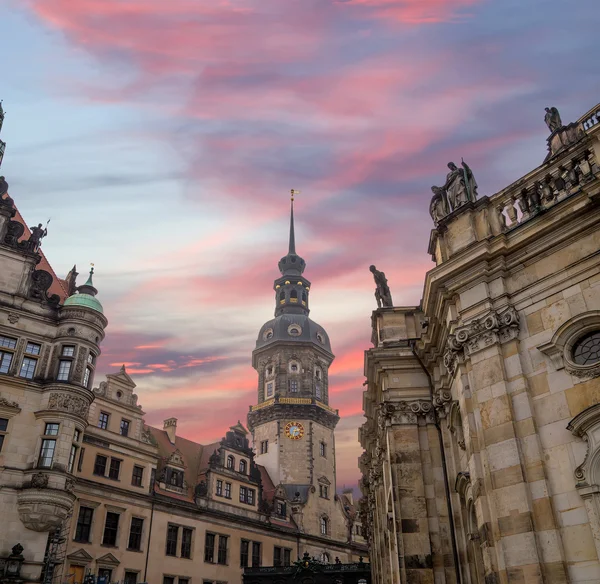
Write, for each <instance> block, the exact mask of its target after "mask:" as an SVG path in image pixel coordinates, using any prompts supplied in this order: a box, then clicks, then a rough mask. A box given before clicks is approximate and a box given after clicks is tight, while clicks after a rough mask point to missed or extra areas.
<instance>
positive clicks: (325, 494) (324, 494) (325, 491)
mask: <svg viewBox="0 0 600 584" xmlns="http://www.w3.org/2000/svg"><path fill="white" fill-rule="evenodd" d="M319 497H321V498H322V499H329V487H328V486H327V485H319Z"/></svg>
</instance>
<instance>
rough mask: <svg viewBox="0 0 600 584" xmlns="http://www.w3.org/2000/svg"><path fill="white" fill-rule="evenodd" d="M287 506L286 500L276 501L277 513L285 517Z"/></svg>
mask: <svg viewBox="0 0 600 584" xmlns="http://www.w3.org/2000/svg"><path fill="white" fill-rule="evenodd" d="M286 511H287V510H286V506H285V502H284V501H277V502H276V503H275V513H276V514H277V515H279V517H285V516H286Z"/></svg>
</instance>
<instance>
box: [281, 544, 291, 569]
mask: <svg viewBox="0 0 600 584" xmlns="http://www.w3.org/2000/svg"><path fill="white" fill-rule="evenodd" d="M283 565H284V566H291V565H292V550H289V549H287V548H285V549H284V550H283Z"/></svg>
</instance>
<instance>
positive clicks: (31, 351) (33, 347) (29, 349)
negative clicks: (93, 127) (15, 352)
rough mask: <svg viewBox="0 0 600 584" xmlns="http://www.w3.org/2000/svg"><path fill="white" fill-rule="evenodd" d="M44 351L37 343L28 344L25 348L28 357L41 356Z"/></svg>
mask: <svg viewBox="0 0 600 584" xmlns="http://www.w3.org/2000/svg"><path fill="white" fill-rule="evenodd" d="M41 349H42V345H38V344H37V343H27V345H26V347H25V352H26V353H27V354H28V355H39V354H40V351H41Z"/></svg>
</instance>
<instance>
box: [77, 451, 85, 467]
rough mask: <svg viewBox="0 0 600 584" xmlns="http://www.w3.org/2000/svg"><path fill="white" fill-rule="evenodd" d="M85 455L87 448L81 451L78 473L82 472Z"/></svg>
mask: <svg viewBox="0 0 600 584" xmlns="http://www.w3.org/2000/svg"><path fill="white" fill-rule="evenodd" d="M84 454H85V448H82V449H81V452H80V453H79V460H78V461H77V472H81V468H82V467H83V455H84Z"/></svg>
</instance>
